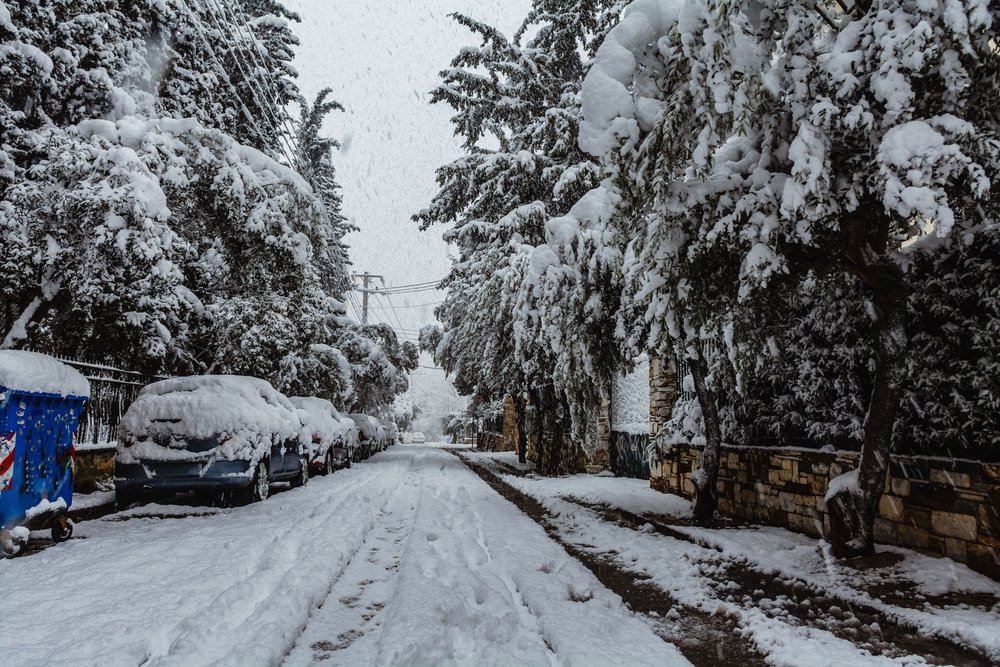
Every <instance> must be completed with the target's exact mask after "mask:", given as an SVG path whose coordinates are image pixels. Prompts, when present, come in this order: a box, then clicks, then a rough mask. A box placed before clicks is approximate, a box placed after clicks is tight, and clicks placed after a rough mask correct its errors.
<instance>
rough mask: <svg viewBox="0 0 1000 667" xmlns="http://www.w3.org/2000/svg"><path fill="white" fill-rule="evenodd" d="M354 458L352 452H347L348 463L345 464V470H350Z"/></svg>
mask: <svg viewBox="0 0 1000 667" xmlns="http://www.w3.org/2000/svg"><path fill="white" fill-rule="evenodd" d="M352 458H354V457H353V456H351V452H347V463H345V464H344V467H345V468H350V467H351V459H352Z"/></svg>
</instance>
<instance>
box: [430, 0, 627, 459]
mask: <svg viewBox="0 0 1000 667" xmlns="http://www.w3.org/2000/svg"><path fill="white" fill-rule="evenodd" d="M610 4H611V3H604V2H574V3H554V2H548V1H541V0H540V1H539V2H536V3H535V4H534V6H533V8H532V11H531V13H530V14H529V15H528V17H527V18H526V19H525V21H524V23H523V25H522V27H521V29H520V30H519V31H518V33H517V34H516V35H515V36H514V39H513V40H508V39H507V38H506V37H505V36H504V35H502V34H501V33H500V32H499V31H497V30H496V29H495V28H493V27H491V26H488V25H485V24H482V23H480V22H477V21H474V20H472V19H470V18H468V17H465V16H461V15H456V17H455V18H456V20H457V21H458V22H459V23H461V24H462V25H464V26H466V27H467V28H469V29H470V30H472V31H473V32H474V33H475V34H477V35H478V36H479V37H480V39H481V42H482V43H481V46H479V47H477V48H467V49H463V50H462V52H461V53H460V54H459V55H458V56H457V57H456V58H455V59H454V60H453V62H452V66H451V68H450V69H448V70H446V71H445V72H443V73H442V77H443V79H444V82H443V83H442V85H441V86H439V87H438V88H437V89H436V90H435V91H434V94H433V99H434V101H435V102H439V103H447V104H449V105H450V106H452V107H453V108H454V109H455V110H456V115H455V116H454V117H453V119H452V122H453V125H454V126H455V128H456V134H458V135H459V136H461V137H462V138H463V140H464V142H465V148H466V152H467V154H466V155H465V156H464V157H462V158H460V159H458V160H456V161H454V162H452V163H450V164H448V165H445V166H443V167H442V168H441V169H440V170H439V171H438V182H439V184H440V185H441V191H440V192H439V193H438V195H437V196H436V197H435V199H434V201H433V202H432V204H431V206H430V207H429V208H428V209H426V210H424V211H422V212H421V213H420V214H419V215H417V216H415V219H416V220H418V221H420V222H421V223H422V225H423V227H424V228H426V227H427V226H429V225H431V224H436V223H437V224H440V223H445V224H451V225H452V228H451V229H450V230H449V231H448V232H447V234H446V238H447V239H448V240H450V241H452V242H453V243H455V244H456V246H457V247H458V251H459V254H458V259H457V261H456V263H455V265H454V266H453V268H452V271H451V273H450V275H449V277H448V278H447V279H446V280H445V283H444V286H446V287H447V288H448V296H447V297H446V300H445V303H444V304H443V305H442V306H441V307H439V308H438V310H437V315H438V317H439V318H440V319H441V320H442V322H444V324H445V329H446V331H445V332H444V334H443V336H442V339H441V341H439V342H438V343H436V344H435V346H434V347H435V351H436V353H437V354H436V358H437V360H438V362H439V363H442V364H443V365H444V367H445V368H446V369H448V370H449V371H450V372H453V373H455V374H456V383H457V385H458V386H460V387H461V388H462V389H463V390H464V391H465V392H466V393H470V394H475V395H477V396H478V397H479V399H480V402H482V403H483V404H486V403H490V402H493V401H495V400H496V399H499V398H502V397H503V395H504V394H506V393H510V394H512V395H513V396H515V398H516V399H517V400H518V401H520V400H521V397H522V394H523V392H525V391H536V390H541V389H542V388H545V387H551V386H552V385H553V383H556V382H559V381H560V380H561V379H562V377H563V376H561V375H559V373H558V370H557V368H556V353H555V351H554V350H553V348H552V344H551V342H550V339H548V338H545V337H539V336H536V335H534V334H536V333H538V330H537V328H536V329H532V328H531V327H532V326H534V324H532V323H529V322H526V321H522V320H521V319H519V318H518V317H517V316H516V311H517V310H518V309H519V308H520V306H519V304H518V299H519V297H520V296H521V295H522V294H523V293H524V292H525V291H527V290H526V288H525V286H524V280H526V279H528V278H529V274H528V272H527V271H528V269H529V267H530V260H529V259H528V258H527V253H528V252H529V251H528V249H529V248H533V247H536V246H543V245H544V244H545V240H546V224H547V222H548V221H549V220H551V219H552V218H554V217H557V216H559V215H562V214H563V213H565V212H567V211H568V210H569V206H570V205H571V204H572V202H574V201H575V200H576V199H577V198H579V197H580V196H581V195H582V194H583V193H584V192H586V191H587V190H588V189H590V188H591V187H593V186H594V185H596V183H597V182H598V174H599V168H598V166H597V164H596V163H595V162H593V161H591V160H590V159H588V158H587V157H586V156H584V155H583V154H582V153H581V151H580V150H579V148H578V146H577V125H578V119H579V114H580V110H579V102H578V91H579V85H580V81H581V80H582V77H583V74H584V71H585V65H584V60H583V58H584V56H583V54H584V53H585V52H586V51H587V50H588V49H590V48H591V42H592V41H593V39H594V38H595V34H596V33H597V32H598V31H599V30H600V28H601V27H602V26H603V25H604V24H605V23H606V22H607V21H610V20H613V18H612V17H613V14H611V13H610V12H609V13H607V14H605V13H604V10H606V9H607V7H608V6H609V5H610ZM528 34H531V35H532V37H531V38H530V39H525V36H526V35H528ZM510 313H515V317H514V318H513V319H512V318H511V317H510ZM535 324H537V323H535ZM590 384H591V385H592V384H593V383H590ZM564 390H565V387H564V386H562V385H560V386H559V387H558V388H557V390H556V391H555V392H548V390H545V391H546V393H552V396H553V399H552V400H550V401H548V403H549V404H550V409H549V410H548V412H547V414H548V415H549V416H551V417H552V419H553V422H552V426H553V427H554V428H556V429H557V430H563V426H562V423H563V422H564V421H566V418H567V417H568V415H566V414H564V413H565V412H566V411H565V410H564V404H565V400H563V399H562V398H560V397H562V396H563V395H564ZM521 407H523V404H522V406H521ZM582 407H583V406H581V409H582ZM558 449H559V448H558V446H556V447H555V448H554V449H553V454H554V456H555V457H556V458H553V459H552V465H551V466H550V467H551V469H552V471H556V470H558V469H559V467H560V466H561V465H562V464H561V463H560V462H559V459H558ZM567 464H569V462H568V461H567Z"/></svg>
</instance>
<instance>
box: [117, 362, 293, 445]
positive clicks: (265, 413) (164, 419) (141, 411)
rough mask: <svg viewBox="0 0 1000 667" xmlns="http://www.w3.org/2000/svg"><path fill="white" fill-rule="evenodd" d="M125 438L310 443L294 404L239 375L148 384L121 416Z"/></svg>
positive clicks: (255, 380) (259, 382)
mask: <svg viewBox="0 0 1000 667" xmlns="http://www.w3.org/2000/svg"><path fill="white" fill-rule="evenodd" d="M121 429H122V434H123V435H128V436H131V437H143V436H147V435H151V434H152V433H153V432H154V431H155V432H159V433H163V432H167V433H171V434H175V435H184V436H190V437H193V438H211V437H213V436H216V435H220V434H225V435H235V434H237V433H248V432H249V433H262V434H275V435H277V436H279V437H282V438H285V439H289V440H290V439H296V438H297V439H300V440H302V441H303V442H308V435H307V433H306V431H305V429H304V428H303V426H302V421H301V419H300V417H299V413H298V412H297V411H296V409H295V406H294V405H292V403H291V402H290V401H289V400H288V398H286V397H285V396H284V395H283V394H281V393H280V392H278V391H277V390H275V389H274V387H272V386H271V385H270V384H269V383H268V382H266V381H265V380H261V379H259V378H251V377H243V376H239V375H203V376H192V377H181V378H172V379H170V380H162V381H160V382H154V383H153V384H151V385H148V386H146V387H144V388H143V390H142V391H141V392H139V396H138V397H137V398H136V400H135V402H133V403H132V405H131V406H129V409H128V411H126V413H125V416H124V417H122V422H121Z"/></svg>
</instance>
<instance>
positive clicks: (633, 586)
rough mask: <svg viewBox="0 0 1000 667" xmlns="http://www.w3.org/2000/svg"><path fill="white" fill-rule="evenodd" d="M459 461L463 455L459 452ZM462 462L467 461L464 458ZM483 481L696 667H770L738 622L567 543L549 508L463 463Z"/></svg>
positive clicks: (477, 467) (479, 467) (489, 473)
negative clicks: (693, 605)
mask: <svg viewBox="0 0 1000 667" xmlns="http://www.w3.org/2000/svg"><path fill="white" fill-rule="evenodd" d="M455 454H456V456H457V452H456V453H455ZM459 458H461V457H459ZM462 461H463V462H464V463H465V464H466V465H468V466H469V468H470V469H471V470H472V471H474V472H475V473H476V474H477V475H479V476H480V477H481V478H482V479H483V481H485V482H486V483H487V484H489V485H490V486H491V487H493V489H494V490H496V491H497V492H498V493H499V494H500V495H501V496H503V497H504V498H506V499H507V500H509V501H510V502H512V503H513V504H514V505H516V506H517V508H518V509H520V510H521V511H522V512H524V513H525V514H526V515H528V516H529V517H531V518H532V519H533V520H534V521H535V522H536V523H538V524H539V525H540V526H542V528H544V529H545V532H546V533H548V535H549V536H550V537H551V538H552V539H553V540H555V541H556V542H558V543H559V544H560V545H561V546H562V547H563V548H564V549H565V550H566V552H567V553H569V554H570V555H571V556H573V557H574V558H576V559H577V560H579V561H580V562H581V563H582V564H583V565H584V566H585V567H586V568H587V569H589V570H590V571H591V572H593V573H594V576H596V577H597V579H598V580H599V581H600V582H601V583H602V584H604V585H605V586H607V587H608V588H609V589H610V590H612V591H614V592H615V593H617V594H618V595H619V596H621V598H622V600H624V601H625V604H626V605H627V606H628V607H629V609H631V610H632V611H634V612H636V613H639V614H643V615H644V616H646V617H647V618H648V619H649V620H650V622H651V624H652V626H653V627H654V629H655V631H656V633H657V634H658V635H659V636H660V637H661V638H663V639H664V640H665V641H668V642H670V643H673V644H675V645H676V646H677V647H678V648H679V649H680V651H681V653H683V654H684V657H685V658H687V659H688V660H689V661H691V663H693V664H694V665H695V666H696V667H716V666H717V665H720V664H725V665H740V667H764V665H766V663H765V662H764V657H763V656H762V655H761V654H760V653H759V652H757V650H756V649H755V648H754V646H753V644H752V643H751V642H750V641H748V640H747V639H745V638H744V637H742V636H741V635H740V634H739V628H738V625H737V622H736V620H735V619H733V618H730V617H728V616H724V615H711V614H706V613H705V612H703V611H701V610H699V609H692V608H688V607H684V606H682V605H679V604H678V603H677V601H676V600H674V599H673V598H672V597H671V596H670V595H668V594H667V593H666V592H665V591H663V590H661V589H660V588H657V587H656V586H653V585H652V584H650V583H648V578H647V577H644V576H642V575H638V574H636V573H633V572H628V571H626V570H623V569H621V568H620V567H618V566H617V564H615V563H614V562H613V561H611V560H610V559H609V558H606V557H602V556H599V555H595V554H591V553H588V552H585V551H582V550H580V549H578V548H577V547H575V546H573V545H570V544H566V543H565V542H563V541H562V539H561V538H560V536H559V534H558V531H557V530H556V529H555V527H554V526H553V525H552V524H551V523H550V521H549V516H548V513H547V512H546V510H545V508H544V507H543V506H542V505H541V503H539V502H538V501H536V500H535V499H534V498H531V497H530V496H527V495H525V494H523V493H521V492H520V491H518V490H517V489H515V488H514V487H512V486H510V485H509V484H507V483H505V482H504V481H503V480H502V479H500V478H499V477H497V476H496V474H495V473H493V472H492V471H491V470H489V469H487V468H486V467H485V466H482V465H480V464H478V463H476V462H474V461H469V460H465V459H462Z"/></svg>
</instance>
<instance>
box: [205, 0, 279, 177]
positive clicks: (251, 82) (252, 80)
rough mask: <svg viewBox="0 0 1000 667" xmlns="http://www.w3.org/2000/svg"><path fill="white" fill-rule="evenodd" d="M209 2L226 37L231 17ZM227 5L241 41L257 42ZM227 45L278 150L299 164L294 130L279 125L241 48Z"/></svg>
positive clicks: (262, 68)
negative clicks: (244, 59) (247, 35)
mask: <svg viewBox="0 0 1000 667" xmlns="http://www.w3.org/2000/svg"><path fill="white" fill-rule="evenodd" d="M222 2H223V3H226V0H222ZM209 4H211V5H212V7H214V8H215V11H214V12H213V11H212V10H211V8H209V10H208V16H209V17H210V18H211V20H212V22H213V24H214V25H215V27H216V29H218V31H219V33H220V35H221V36H222V38H223V39H225V38H226V32H227V31H226V25H225V21H228V20H230V17H229V16H227V15H226V13H225V11H223V9H222V7H220V6H219V4H218V2H217V1H216V0H209ZM226 6H227V9H229V10H230V15H231V17H232V19H233V21H232V24H231V25H232V27H233V28H234V29H235V30H236V32H237V33H239V35H240V39H241V41H244V42H247V43H248V46H249V44H250V43H254V44H256V42H255V40H252V39H248V38H247V37H246V36H245V35H244V34H243V30H242V29H241V27H240V21H239V18H238V17H237V16H236V14H235V12H233V11H232V8H231V7H229V6H228V4H227V5H226ZM188 11H189V12H190V10H188ZM220 18H221V21H220ZM243 20H244V21H246V15H245V14H244V18H243ZM226 46H227V47H229V54H230V55H231V56H232V58H233V61H234V62H235V63H236V67H237V69H239V71H240V74H241V75H242V76H243V80H244V82H245V83H246V85H247V88H248V89H250V93H251V95H252V96H253V97H254V99H255V101H256V102H257V106H258V107H259V108H260V110H261V111H262V112H263V114H264V115H265V116H267V120H268V121H269V123H270V125H271V131H272V132H273V133H274V137H275V140H276V141H277V142H278V150H279V151H281V153H282V154H283V155H284V156H285V159H286V160H288V164H289V165H290V166H293V167H294V166H295V165H296V164H297V160H296V159H295V148H294V146H293V144H292V137H294V136H295V133H294V131H292V132H290V133H288V132H287V131H288V127H287V125H286V126H285V129H284V130H282V129H281V127H280V126H279V125H280V123H281V121H280V120H279V118H278V116H277V115H276V114H277V113H278V112H277V111H275V110H273V109H272V107H271V105H269V104H265V103H264V102H263V101H262V98H264V99H266V98H267V97H268V92H267V91H264V89H263V86H264V85H265V84H264V82H263V81H261V80H260V79H258V78H256V77H253V76H250V75H249V74H248V73H247V72H248V71H252V68H251V67H250V65H249V64H247V65H246V68H245V69H244V62H243V60H242V59H241V57H240V55H239V54H240V53H242V51H241V50H240V49H237V48H234V47H233V45H232V43H231V42H228V41H227V43H226ZM249 54H250V56H251V57H252V55H253V52H252V51H250V52H249ZM256 64H257V66H258V67H259V68H260V69H261V70H263V71H264V72H266V71H267V68H264V67H261V66H260V64H259V63H256ZM270 83H271V82H270V81H267V85H268V86H269V87H270ZM254 88H256V90H254ZM270 93H271V94H275V91H274V89H273V88H271V89H270ZM279 101H280V96H278V95H275V98H274V102H275V104H276V105H277V103H278V102H279ZM244 106H245V105H244ZM282 111H284V109H283V108H282ZM282 144H284V146H282Z"/></svg>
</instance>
